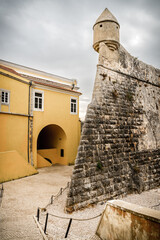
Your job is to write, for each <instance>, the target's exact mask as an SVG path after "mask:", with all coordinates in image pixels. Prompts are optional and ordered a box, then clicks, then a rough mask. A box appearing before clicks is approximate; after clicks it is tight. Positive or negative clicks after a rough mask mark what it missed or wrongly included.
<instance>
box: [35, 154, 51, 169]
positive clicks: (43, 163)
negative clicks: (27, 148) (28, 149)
mask: <svg viewBox="0 0 160 240" xmlns="http://www.w3.org/2000/svg"><path fill="white" fill-rule="evenodd" d="M51 166H52V164H51V163H50V162H48V161H47V160H46V159H44V158H43V157H42V156H41V155H40V154H39V153H37V168H43V167H51Z"/></svg>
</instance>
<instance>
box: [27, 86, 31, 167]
mask: <svg viewBox="0 0 160 240" xmlns="http://www.w3.org/2000/svg"><path fill="white" fill-rule="evenodd" d="M31 86H32V81H30V82H29V94H28V146H27V148H28V149H27V150H28V163H29V162H30V161H29V158H30V151H29V147H30V145H29V142H30V141H29V130H30V109H31V108H30V104H31V101H30V98H31Z"/></svg>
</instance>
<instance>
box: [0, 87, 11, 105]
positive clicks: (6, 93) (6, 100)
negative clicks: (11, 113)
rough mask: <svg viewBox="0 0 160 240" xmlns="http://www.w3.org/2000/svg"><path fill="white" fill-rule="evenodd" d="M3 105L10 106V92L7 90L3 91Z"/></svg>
mask: <svg viewBox="0 0 160 240" xmlns="http://www.w3.org/2000/svg"><path fill="white" fill-rule="evenodd" d="M1 103H2V104H6V105H8V104H9V91H7V90H2V91H1Z"/></svg>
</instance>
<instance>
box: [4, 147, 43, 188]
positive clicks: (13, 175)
mask: <svg viewBox="0 0 160 240" xmlns="http://www.w3.org/2000/svg"><path fill="white" fill-rule="evenodd" d="M36 173H38V172H37V170H36V169H35V168H34V167H32V166H31V165H30V164H28V163H27V162H26V161H25V159H24V158H23V157H22V156H21V155H20V154H19V153H18V152H17V151H7V152H0V183H2V182H6V181H10V180H13V179H18V178H22V177H26V176H30V175H33V174H36Z"/></svg>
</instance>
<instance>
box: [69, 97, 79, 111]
mask: <svg viewBox="0 0 160 240" xmlns="http://www.w3.org/2000/svg"><path fill="white" fill-rule="evenodd" d="M72 100H76V103H72ZM72 104H74V105H75V106H76V111H75V112H72V111H71V109H72ZM77 109H78V98H76V97H71V99H70V114H73V115H76V114H77Z"/></svg>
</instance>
